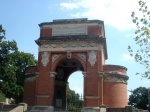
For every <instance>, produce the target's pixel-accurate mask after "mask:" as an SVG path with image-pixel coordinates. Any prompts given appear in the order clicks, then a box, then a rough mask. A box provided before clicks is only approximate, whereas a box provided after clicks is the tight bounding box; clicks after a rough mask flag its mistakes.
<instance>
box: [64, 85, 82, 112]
mask: <svg viewBox="0 0 150 112" xmlns="http://www.w3.org/2000/svg"><path fill="white" fill-rule="evenodd" d="M82 106H83V100H82V98H80V95H79V94H78V93H75V91H73V90H71V89H70V88H69V87H68V88H67V108H68V110H69V111H76V112H78V111H79V112H80V111H81V110H80V109H81V108H82Z"/></svg>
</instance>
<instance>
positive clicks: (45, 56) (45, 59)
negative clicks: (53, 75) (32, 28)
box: [42, 52, 49, 66]
mask: <svg viewBox="0 0 150 112" xmlns="http://www.w3.org/2000/svg"><path fill="white" fill-rule="evenodd" d="M48 62H49V54H48V53H47V52H44V53H43V54H42V64H43V66H46V65H47V63H48Z"/></svg>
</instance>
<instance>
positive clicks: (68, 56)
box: [67, 51, 71, 59]
mask: <svg viewBox="0 0 150 112" xmlns="http://www.w3.org/2000/svg"><path fill="white" fill-rule="evenodd" d="M67 58H68V59H71V51H67Z"/></svg>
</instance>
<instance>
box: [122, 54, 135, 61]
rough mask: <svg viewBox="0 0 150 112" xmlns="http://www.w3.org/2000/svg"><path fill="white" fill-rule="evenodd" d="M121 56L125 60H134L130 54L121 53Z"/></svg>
mask: <svg viewBox="0 0 150 112" xmlns="http://www.w3.org/2000/svg"><path fill="white" fill-rule="evenodd" d="M122 56H123V58H124V59H127V60H134V57H133V56H130V54H122Z"/></svg>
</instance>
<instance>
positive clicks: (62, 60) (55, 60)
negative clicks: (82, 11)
mask: <svg viewBox="0 0 150 112" xmlns="http://www.w3.org/2000/svg"><path fill="white" fill-rule="evenodd" d="M39 26H40V37H39V38H38V39H37V40H36V41H35V42H36V43H37V45H38V46H39V52H38V65H37V66H33V67H28V68H27V69H26V74H25V77H26V78H25V82H24V102H25V103H27V104H28V105H30V106H33V105H43V106H45V105H47V106H53V107H54V108H57V107H59V108H62V109H66V88H67V85H68V82H67V81H68V77H69V76H70V75H71V74H72V73H73V72H75V71H77V70H80V71H82V73H83V76H84V90H83V91H84V107H99V106H101V105H103V104H104V105H106V106H108V107H111V108H115V107H125V106H127V80H128V76H127V75H126V71H127V68H125V67H123V66H119V65H106V64H105V60H106V59H107V45H106V38H105V30H104V22H103V21H100V20H88V19H86V18H81V19H62V20H53V22H44V23H41V24H39ZM75 80H76V79H75Z"/></svg>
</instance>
